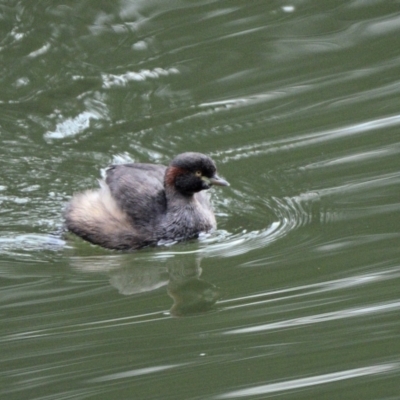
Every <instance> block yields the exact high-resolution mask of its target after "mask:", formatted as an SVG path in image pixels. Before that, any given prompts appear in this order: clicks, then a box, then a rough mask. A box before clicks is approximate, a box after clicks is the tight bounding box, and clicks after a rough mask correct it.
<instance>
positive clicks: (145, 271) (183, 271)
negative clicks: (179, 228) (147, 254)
mask: <svg viewBox="0 0 400 400" xmlns="http://www.w3.org/2000/svg"><path fill="white" fill-rule="evenodd" d="M188 256H189V257H188ZM70 260H71V266H72V267H73V268H74V269H76V270H79V271H80V272H85V273H89V272H90V273H107V274H108V275H109V277H110V280H109V282H110V283H111V285H112V286H113V287H115V288H116V289H117V290H118V291H119V293H121V294H123V295H126V296H131V295H135V294H139V293H145V292H150V291H153V290H156V289H159V288H161V287H163V286H166V288H167V293H168V295H169V296H170V297H171V298H172V299H173V305H172V307H171V308H170V310H169V312H170V314H171V315H172V316H176V317H182V316H187V315H193V314H198V313H204V312H208V311H210V310H212V309H213V306H214V305H215V303H216V302H217V301H218V300H219V299H220V298H221V290H220V289H219V288H218V287H217V286H216V285H214V284H212V283H210V282H207V281H206V280H204V279H201V278H200V276H201V274H202V268H201V267H200V262H201V259H193V254H180V253H176V254H174V255H172V256H171V255H169V254H168V255H167V256H166V257H165V258H164V257H162V258H158V257H157V258H150V259H144V260H135V261H136V262H137V261H139V262H138V263H137V264H136V262H135V264H136V265H134V266H133V265H132V255H128V254H120V255H114V256H111V257H104V256H89V257H71V258H70ZM149 264H150V265H149Z"/></svg>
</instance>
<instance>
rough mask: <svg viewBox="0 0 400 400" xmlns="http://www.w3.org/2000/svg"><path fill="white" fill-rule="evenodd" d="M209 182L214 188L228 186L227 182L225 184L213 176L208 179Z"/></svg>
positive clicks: (224, 181)
mask: <svg viewBox="0 0 400 400" xmlns="http://www.w3.org/2000/svg"><path fill="white" fill-rule="evenodd" d="M209 182H210V184H211V185H216V186H230V185H229V182H227V181H226V180H225V179H222V178H220V177H219V176H218V175H214V176H212V177H211V178H209Z"/></svg>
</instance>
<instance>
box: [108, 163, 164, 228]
mask: <svg viewBox="0 0 400 400" xmlns="http://www.w3.org/2000/svg"><path fill="white" fill-rule="evenodd" d="M165 170H166V167H165V166H163V165H154V164H136V163H135V164H120V165H112V166H110V167H109V168H108V169H107V171H106V183H107V185H108V187H109V188H110V192H111V195H112V196H113V198H114V199H115V201H116V202H117V204H118V206H119V207H120V208H121V209H122V210H124V211H125V212H126V213H127V214H128V215H129V216H130V217H131V219H132V222H133V223H134V224H135V225H142V226H145V227H149V225H152V224H153V223H155V220H156V219H157V216H159V215H160V214H162V213H164V212H165V209H166V200H165V191H164V174H165Z"/></svg>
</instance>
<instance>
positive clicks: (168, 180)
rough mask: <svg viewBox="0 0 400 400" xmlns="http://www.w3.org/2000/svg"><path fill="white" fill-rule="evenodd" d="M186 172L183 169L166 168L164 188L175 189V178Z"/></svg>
mask: <svg viewBox="0 0 400 400" xmlns="http://www.w3.org/2000/svg"><path fill="white" fill-rule="evenodd" d="M185 172H186V170H184V169H183V168H179V167H168V169H167V171H166V173H165V186H169V187H175V180H176V177H177V176H179V175H183V174H184V173H185Z"/></svg>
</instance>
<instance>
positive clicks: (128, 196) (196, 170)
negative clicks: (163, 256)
mask: <svg viewBox="0 0 400 400" xmlns="http://www.w3.org/2000/svg"><path fill="white" fill-rule="evenodd" d="M212 184H216V185H221V186H226V185H228V183H227V182H226V181H224V180H223V179H221V178H219V177H218V176H217V175H216V167H215V164H214V162H213V161H212V160H211V159H210V158H209V157H207V156H205V155H203V154H200V153H183V154H180V155H178V156H177V157H175V158H174V160H173V161H172V162H171V164H170V165H169V166H168V167H165V166H163V165H155V164H139V163H132V164H120V165H112V166H111V167H109V168H108V169H107V171H106V179H105V181H101V182H100V189H98V190H88V191H86V192H83V193H79V194H76V195H74V196H73V198H72V200H71V201H70V203H69V204H68V206H67V208H66V210H65V220H66V227H67V229H68V230H70V231H71V232H73V233H75V234H76V235H78V236H80V237H82V238H83V239H85V240H88V241H89V242H92V243H94V244H98V245H100V246H103V247H106V248H111V249H138V248H141V247H145V246H149V245H155V244H157V243H159V242H160V241H161V242H163V241H180V240H185V239H191V238H195V237H197V236H198V235H199V233H200V232H209V231H211V230H213V229H215V227H216V221H215V216H214V213H213V210H212V207H211V204H210V202H209V199H208V195H207V194H206V193H205V192H204V191H203V190H204V189H208V188H209V187H210V186H211V185H212Z"/></svg>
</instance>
